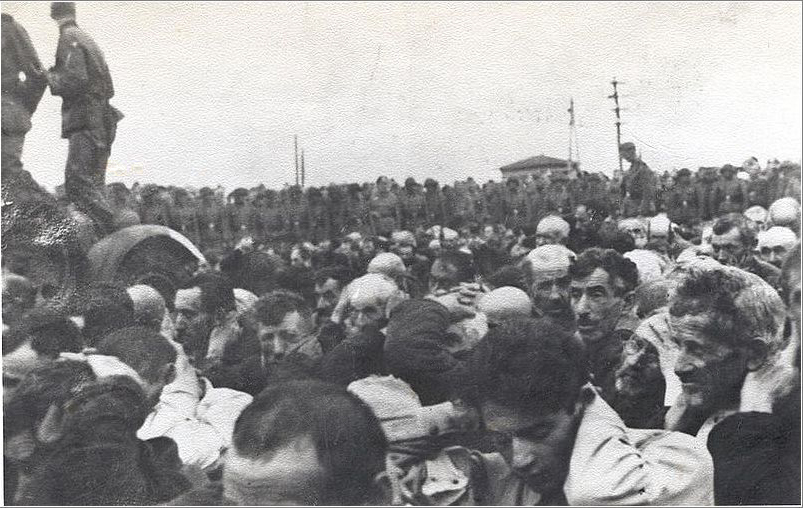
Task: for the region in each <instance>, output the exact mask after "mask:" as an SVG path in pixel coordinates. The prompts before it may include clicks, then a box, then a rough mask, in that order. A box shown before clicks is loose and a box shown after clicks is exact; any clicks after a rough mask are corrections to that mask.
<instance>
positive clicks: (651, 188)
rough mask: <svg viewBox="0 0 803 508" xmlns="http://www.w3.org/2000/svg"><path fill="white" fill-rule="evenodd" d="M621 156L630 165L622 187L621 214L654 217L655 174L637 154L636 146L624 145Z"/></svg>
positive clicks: (621, 148)
mask: <svg viewBox="0 0 803 508" xmlns="http://www.w3.org/2000/svg"><path fill="white" fill-rule="evenodd" d="M619 156H620V157H621V158H623V159H624V160H626V161H627V162H629V163H630V169H628V170H627V171H626V172H625V174H624V178H623V179H622V187H621V198H620V200H621V213H622V214H623V215H624V216H625V217H632V216H635V215H654V214H655V201H656V193H657V181H656V178H655V174H654V173H653V172H652V170H651V169H650V167H649V166H647V164H645V163H644V161H642V160H641V158H640V157H638V155H637V154H636V145H634V144H633V143H631V142H627V143H622V144H621V146H620V147H619Z"/></svg>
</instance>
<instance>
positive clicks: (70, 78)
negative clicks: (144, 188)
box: [48, 21, 122, 232]
mask: <svg viewBox="0 0 803 508" xmlns="http://www.w3.org/2000/svg"><path fill="white" fill-rule="evenodd" d="M48 82H49V83H50V91H51V93H52V94H53V95H56V96H61V97H62V106H61V117H62V122H61V136H62V137H63V138H66V139H68V140H69V143H70V144H69V152H68V154H67V165H66V168H65V175H64V176H65V188H66V191H67V198H68V199H69V200H70V201H71V202H73V203H74V204H75V206H76V207H77V208H78V209H79V210H81V211H82V212H85V213H86V214H87V215H89V216H90V217H91V218H92V219H93V220H94V222H95V224H96V225H97V226H98V227H99V228H100V229H102V230H104V231H106V232H109V231H111V230H112V229H113V213H112V210H111V208H110V206H109V204H108V203H107V201H106V197H105V195H104V192H103V191H104V187H105V184H106V181H105V180H106V163H107V162H108V160H109V154H110V152H111V146H112V143H113V142H114V138H115V135H116V132H117V122H118V121H119V120H120V119H121V118H122V114H121V113H120V112H119V111H117V109H115V108H114V107H112V106H111V105H110V104H109V99H111V98H112V97H113V96H114V86H113V85H112V78H111V74H110V73H109V68H108V67H107V66H106V61H105V59H104V57H103V53H102V52H101V51H100V48H99V47H98V46H97V45H96V44H95V41H93V40H92V39H91V38H90V37H89V36H88V35H87V34H86V33H84V31H83V30H81V29H80V28H78V26H77V25H76V24H75V22H74V21H68V22H66V23H63V24H62V25H61V27H60V36H59V42H58V48H57V49H56V65H55V66H54V67H53V68H52V69H51V70H50V71H49V72H48Z"/></svg>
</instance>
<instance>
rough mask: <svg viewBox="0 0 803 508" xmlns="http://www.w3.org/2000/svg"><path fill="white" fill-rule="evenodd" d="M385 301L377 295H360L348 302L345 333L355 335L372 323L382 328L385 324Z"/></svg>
mask: <svg viewBox="0 0 803 508" xmlns="http://www.w3.org/2000/svg"><path fill="white" fill-rule="evenodd" d="M387 303H388V302H387V301H385V300H383V299H382V298H380V297H379V296H361V297H358V298H352V299H351V301H350V302H349V315H348V317H347V318H346V323H345V324H346V334H347V335H349V336H353V335H356V334H358V333H360V332H362V331H364V330H365V329H366V327H368V326H371V325H374V326H376V327H378V328H383V327H384V326H385V325H386V324H387V318H386V316H385V307H386V306H387Z"/></svg>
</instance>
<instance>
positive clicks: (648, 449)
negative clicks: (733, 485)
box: [563, 394, 714, 506]
mask: <svg viewBox="0 0 803 508" xmlns="http://www.w3.org/2000/svg"><path fill="white" fill-rule="evenodd" d="M563 491H564V494H565V495H566V500H567V501H568V502H569V505H572V506H574V505H588V504H590V505H611V504H615V505H647V504H649V505H696V506H701V505H713V504H714V466H713V461H712V459H711V455H710V454H709V452H708V449H707V448H706V446H705V443H702V442H701V441H699V440H698V439H697V438H695V437H694V436H690V435H687V434H683V433H681V432H672V431H667V430H648V429H644V430H642V429H629V428H627V427H626V426H625V424H624V422H623V421H622V419H621V418H620V417H619V415H617V414H616V412H615V411H614V410H613V409H612V408H611V407H610V406H609V405H608V404H607V403H605V401H604V400H602V397H600V396H598V395H596V394H595V395H594V399H593V401H591V402H590V403H589V404H588V405H587V406H586V408H585V411H584V414H583V417H582V420H581V422H580V425H579V427H578V430H577V438H576V440H575V443H574V449H573V450H572V457H571V463H570V466H569V474H568V476H567V477H566V482H565V483H564V487H563Z"/></svg>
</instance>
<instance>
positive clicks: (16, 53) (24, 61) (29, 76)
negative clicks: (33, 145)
mask: <svg viewBox="0 0 803 508" xmlns="http://www.w3.org/2000/svg"><path fill="white" fill-rule="evenodd" d="M2 19H3V31H2V35H3V57H2V79H3V88H2V90H3V133H4V134H24V133H26V132H28V131H29V130H30V129H31V115H32V114H33V112H34V111H36V107H37V105H38V104H39V100H40V99H41V98H42V94H43V93H44V91H45V87H47V81H46V80H45V78H44V71H43V70H42V64H41V63H40V62H39V57H38V55H37V54H36V50H35V49H34V47H33V44H32V43H31V39H30V37H29V36H28V33H27V32H26V31H25V29H24V28H22V26H20V25H19V23H17V22H16V21H14V18H12V17H11V16H9V15H8V14H5V13H3V15H2ZM20 72H22V73H24V74H25V80H24V81H21V80H20V79H19V75H20Z"/></svg>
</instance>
